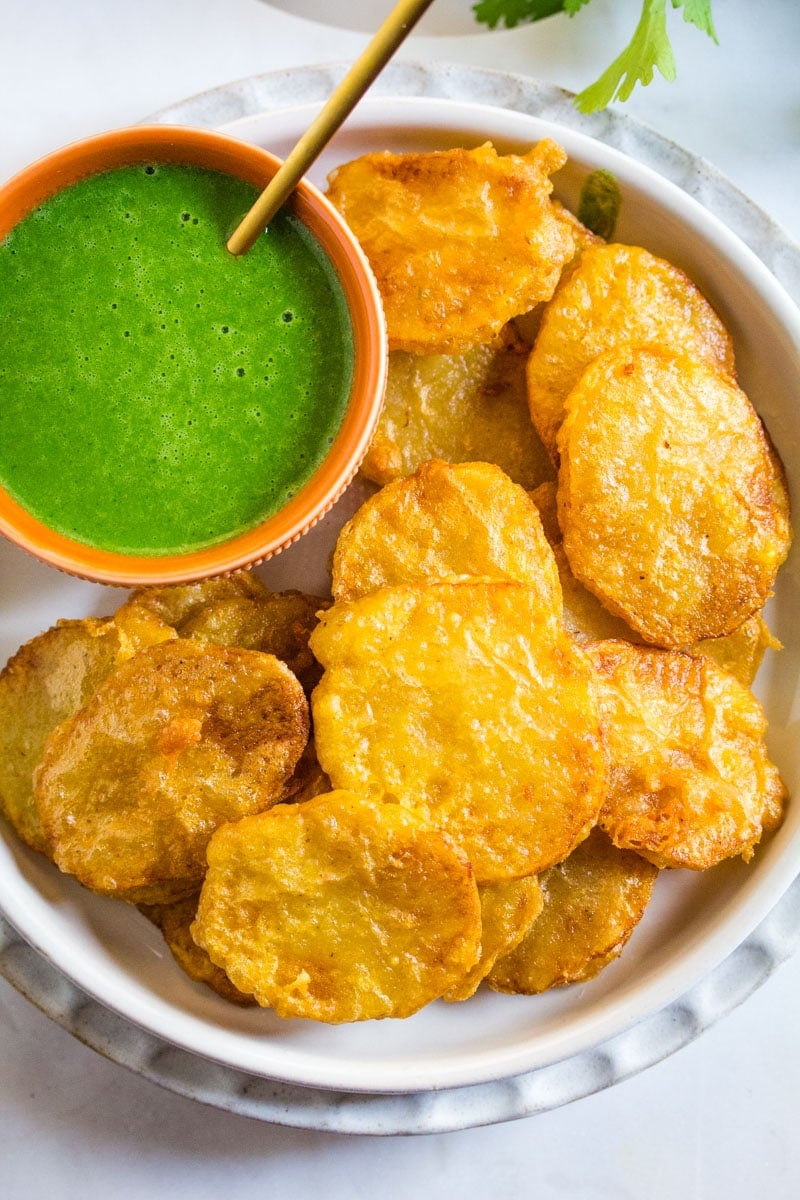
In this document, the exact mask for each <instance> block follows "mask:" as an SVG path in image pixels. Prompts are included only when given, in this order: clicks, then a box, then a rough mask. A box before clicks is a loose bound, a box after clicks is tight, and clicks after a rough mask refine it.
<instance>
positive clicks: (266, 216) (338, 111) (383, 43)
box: [227, 0, 433, 254]
mask: <svg viewBox="0 0 800 1200" xmlns="http://www.w3.org/2000/svg"><path fill="white" fill-rule="evenodd" d="M432 3H433V0H399V3H398V4H396V5H395V7H394V8H393V9H392V11H391V12H390V13H389V16H388V17H387V18H386V20H385V21H384V22H383V24H382V25H381V27H380V29H379V30H378V32H377V33H376V34H375V36H374V38H373V39H372V41H371V42H370V43H369V45H368V46H367V48H366V49H365V50H364V52H363V53H362V54H361V55H360V56H359V57H358V58H357V59H356V61H355V62H354V63H353V65H352V67H351V68H350V70H349V71H348V72H347V74H346V75H345V77H344V79H343V80H342V82H341V83H340V84H339V86H338V87H337V88H336V89H335V90H334V92H333V93H332V94H331V96H330V98H329V100H328V101H327V103H326V104H325V106H324V107H323V109H322V110H321V112H320V113H319V114H318V115H317V117H316V118H315V119H314V120H313V121H312V123H311V124H310V125H309V127H308V129H307V130H306V132H305V133H304V134H303V136H302V137H301V138H300V141H299V142H298V143H297V145H296V146H295V147H294V149H293V150H292V152H291V153H290V154H289V156H288V158H287V159H286V160H285V161H284V163H283V165H282V166H281V167H280V169H279V170H278V171H277V172H276V174H275V175H274V176H273V177H272V179H271V180H270V182H269V183H268V184H267V186H266V188H265V189H264V191H263V192H262V193H261V195H260V196H259V197H258V199H257V200H256V202H255V204H254V205H253V207H252V208H251V209H250V211H249V212H248V213H246V214H245V216H244V217H243V218H242V220H241V221H240V222H239V224H238V225H237V227H236V229H234V231H233V233H232V234H231V236H230V238H229V239H228V243H227V245H228V249H229V250H230V252H231V254H245V253H246V252H247V251H248V250H249V249H250V247H251V246H252V245H253V243H254V242H255V240H256V238H257V237H258V236H259V234H261V233H262V232H263V230H264V229H266V227H267V225H268V224H269V222H270V221H271V220H272V218H273V217H274V216H275V213H276V212H277V211H278V209H279V208H280V207H281V205H282V204H283V203H284V201H285V200H286V199H287V198H288V196H289V195H290V194H291V193H292V192H293V191H294V189H295V187H296V186H297V183H298V182H299V180H300V179H301V178H302V176H303V175H305V173H306V171H307V170H308V168H309V167H310V166H311V164H312V163H313V162H314V160H315V158H317V156H318V155H319V154H320V153H321V151H322V150H323V149H324V147H325V146H326V145H327V143H328V142H329V141H330V139H331V138H332V137H333V135H334V134H335V133H336V130H337V129H338V128H339V126H340V125H341V124H342V122H343V121H344V120H345V118H346V117H347V116H349V114H350V113H351V112H352V111H353V109H354V108H355V106H356V104H358V102H359V100H360V99H361V97H362V96H363V95H364V92H365V91H366V90H367V88H368V87H369V85H370V84H371V83H372V82H373V80H374V79H375V78H376V77H377V76H378V75H379V74H380V72H381V71H382V70H383V68H384V67H385V66H386V64H387V62H388V61H389V59H390V58H391V57H392V55H393V54H394V52H395V50H396V49H397V48H398V46H400V45H401V43H402V42H403V41H404V40H405V38H406V37H407V36H408V34H409V33H410V32H411V30H412V29H413V28H414V26H415V25H416V23H417V21H419V19H420V17H421V16H422V15H423V13H424V12H425V10H426V9H427V8H429V7H430V6H431V4H432Z"/></svg>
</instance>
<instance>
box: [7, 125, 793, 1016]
mask: <svg viewBox="0 0 800 1200" xmlns="http://www.w3.org/2000/svg"><path fill="white" fill-rule="evenodd" d="M563 161H564V156H563V152H562V151H561V150H560V149H559V148H558V147H556V146H555V145H554V144H553V143H551V142H543V143H541V144H540V145H539V146H538V147H535V148H534V149H533V150H531V151H530V153H529V154H526V155H524V156H519V155H516V156H515V155H509V156H506V157H502V156H498V155H497V154H496V153H495V151H494V150H493V148H492V147H490V146H483V147H479V148H478V149H476V150H471V151H467V150H454V151H447V152H441V153H435V154H428V155H425V154H421V155H420V154H417V155H390V154H385V155H368V156H366V157H365V158H363V159H360V160H358V161H357V162H355V163H351V164H347V165H346V166H343V167H341V168H340V169H339V170H338V171H337V172H336V173H335V175H334V176H333V178H332V180H331V190H330V195H331V199H332V200H333V202H334V203H335V204H337V206H338V207H339V208H340V209H341V211H342V212H343V214H344V215H345V217H346V218H347V220H348V221H349V222H350V223H351V225H352V226H353V228H354V231H355V233H356V234H357V236H358V237H359V238H360V240H361V241H362V244H363V246H364V249H365V251H366V253H367V255H368V256H369V258H370V260H371V262H372V265H373V268H374V270H375V273H376V276H377V280H378V284H379V287H380V288H381V291H382V294H383V298H384V302H385V307H386V312H387V321H388V328H389V337H390V346H391V348H392V350H393V353H392V362H391V368H390V380H389V395H388V400H387V407H386V410H385V413H384V416H383V419H382V422H381V426H380V428H379V431H378V434H377V436H376V439H375V442H374V444H373V447H372V449H371V451H370V453H369V455H368V457H367V459H366V461H365V465H364V470H365V473H366V474H367V475H368V477H369V478H371V479H372V480H373V481H374V482H376V483H378V484H381V485H385V486H384V487H383V489H382V490H381V491H379V492H377V493H376V494H375V495H373V496H372V497H371V499H369V500H368V501H367V502H366V503H365V504H364V505H363V506H362V508H361V509H360V510H359V511H358V512H357V513H356V514H355V516H354V517H353V518H352V520H351V521H350V522H349V523H348V524H347V525H346V526H345V527H344V529H343V530H342V531H341V534H340V536H339V539H338V542H337V544H336V547H335V551H334V554H333V557H332V594H333V602H332V603H331V602H330V601H329V600H322V599H320V598H317V597H307V596H303V595H300V594H299V593H283V594H280V595H274V594H271V593H269V592H267V591H266V589H265V588H264V587H263V585H261V584H260V583H259V581H258V580H257V578H256V577H255V576H253V575H248V574H239V575H235V576H232V577H231V578H230V579H226V580H217V581H212V582H209V583H201V584H192V585H187V586H182V587H174V588H165V589H159V590H156V591H147V592H137V593H134V595H133V596H132V597H131V598H130V599H129V600H128V601H127V602H126V603H125V604H124V605H123V606H122V608H121V609H120V610H119V611H118V612H117V613H116V615H115V616H114V617H112V618H108V619H105V620H86V621H82V622H81V621H78V622H75V621H73V622H63V623H61V624H60V625H59V626H57V627H56V628H55V629H53V630H50V631H48V632H47V633H45V634H42V635H41V636H40V637H39V638H36V639H34V640H33V642H31V643H29V644H28V645H27V646H25V647H23V648H22V650H20V652H19V653H18V654H17V655H16V656H15V658H14V659H12V661H11V663H9V665H8V666H7V667H6V669H5V671H4V672H3V674H2V676H0V751H1V753H0V801H1V802H2V806H3V810H4V811H5V813H6V815H7V816H8V818H9V819H10V821H11V822H12V824H13V825H14V826H15V828H16V829H17V831H18V832H19V833H20V835H21V836H22V837H23V839H24V840H25V841H27V842H28V843H29V844H30V845H31V846H33V847H34V848H35V849H38V850H41V851H44V852H45V853H47V854H49V855H50V856H51V857H52V858H53V860H54V861H55V863H56V864H57V865H58V866H59V867H60V868H61V869H62V870H66V871H69V872H71V873H72V874H74V875H75V876H76V877H77V878H78V879H80V880H81V882H83V883H84V884H85V885H86V886H88V887H91V888H94V889H95V890H98V891H101V892H103V893H104V894H106V895H113V896H117V897H119V898H121V899H123V900H126V901H128V902H131V903H137V904H139V905H140V907H142V910H143V911H144V912H145V914H146V915H147V916H148V917H149V918H150V919H151V920H152V921H153V922H154V923H155V924H157V925H158V926H159V928H160V929H161V930H162V931H163V933H164V936H165V938H166V940H167V942H168V944H169V945H170V947H171V949H172V951H173V954H174V955H175V958H176V961H177V962H178V963H179V964H180V965H181V966H182V967H183V968H184V970H186V971H187V972H188V974H189V975H190V976H191V977H192V978H194V979H196V980H199V981H202V982H204V983H207V984H209V985H210V986H211V987H213V988H214V989H215V990H216V991H218V992H219V994H220V995H222V996H224V997H225V998H227V999H229V1000H232V1001H234V1002H236V1003H252V1002H253V1001H255V1002H257V1003H258V1004H260V1005H263V1006H269V1007H271V1008H273V1009H274V1010H275V1012H276V1013H278V1015H280V1016H285V1017H292V1016H301V1017H307V1018H313V1019H316V1020H321V1021H326V1022H342V1021H355V1020H363V1019H366V1018H375V1017H386V1016H394V1017H404V1016H408V1015H410V1014H412V1013H414V1012H416V1011H417V1010H418V1009H419V1008H421V1007H422V1006H423V1005H424V1004H427V1003H428V1002H430V1001H432V1000H434V999H437V998H444V999H445V1000H448V1001H462V1000H465V999H467V998H468V997H470V996H471V995H472V994H473V993H474V991H475V990H476V989H477V988H478V986H479V985H480V984H481V982H482V981H484V980H486V981H487V983H488V985H489V986H490V987H492V988H494V989H496V990H497V991H502V992H518V993H537V992H541V991H544V990H546V989H547V988H550V987H554V986H560V985H564V984H569V983H572V982H576V981H584V980H588V979H590V978H592V976H594V975H596V974H597V972H598V971H600V970H601V969H602V968H603V967H605V966H606V965H607V964H609V963H610V962H612V961H613V960H614V959H615V958H617V956H618V955H619V954H620V952H621V950H622V948H623V946H624V945H625V943H626V942H627V940H628V939H629V938H630V936H631V933H632V931H633V930H634V928H635V926H636V924H637V922H638V921H639V920H640V919H641V917H642V915H643V914H644V912H645V909H646V907H647V904H648V901H649V899H650V896H651V894H652V891H653V887H654V884H655V881H656V877H657V875H658V870H659V868H669V867H686V868H690V869H694V870H700V869H706V868H709V867H713V866H714V865H715V864H716V863H718V862H720V861H721V860H723V859H725V858H730V857H733V856H741V857H742V858H743V859H744V860H748V859H749V858H750V857H751V856H752V854H753V850H754V847H755V846H756V844H757V843H758V842H759V840H760V839H761V837H762V835H763V833H764V832H766V831H769V830H771V829H774V828H775V827H776V826H777V825H778V824H779V823H780V819H781V815H782V809H783V802H784V798H785V789H784V787H783V784H782V782H781V780H780V777H779V775H778V772H777V770H776V768H775V767H774V766H773V765H772V763H771V762H770V761H769V758H768V756H767V753H766V750H765V745H764V733H765V721H764V716H763V712H762V710H761V708H760V705H759V704H758V702H757V701H756V700H755V699H754V697H753V696H752V694H751V693H750V691H749V690H748V689H749V685H750V684H751V683H752V680H753V678H754V676H755V673H756V670H757V669H758V665H759V662H760V660H761V656H762V655H763V653H764V650H765V648H766V647H768V646H770V645H772V646H776V645H777V643H775V642H774V640H773V639H772V638H771V636H770V634H769V631H768V629H767V626H766V624H765V622H764V619H763V617H762V615H761V609H762V608H763V605H764V603H765V601H766V599H767V597H768V596H769V594H770V591H771V588H772V586H773V583H774V580H775V575H776V573H777V570H778V568H779V567H780V565H781V563H782V561H783V560H784V558H785V556H786V554H787V552H788V548H789V541H790V528H789V505H788V497H787V494H786V488H785V484H784V479H783V473H782V469H781V466H780V463H779V460H778V458H777V455H776V453H775V451H774V449H773V447H772V445H771V443H770V442H769V440H768V437H767V435H766V434H765V432H764V430H763V427H762V425H761V423H760V421H759V419H758V417H757V416H756V414H755V412H754V410H753V409H752V407H751V405H750V402H749V400H748V398H747V397H746V396H745V395H744V393H743V392H742V391H741V390H740V388H739V387H738V386H737V384H736V381H735V368H734V360H733V351H732V347H731V342H730V339H729V337H728V335H727V333H726V331H725V329H724V327H723V325H722V323H721V321H720V319H719V317H718V316H717V314H716V313H715V312H714V311H713V309H712V308H711V307H710V306H709V305H708V303H707V301H706V300H705V299H704V297H703V296H702V295H701V294H700V292H699V291H698V290H697V288H696V287H695V286H694V284H692V283H691V282H690V281H689V280H688V279H687V277H686V276H685V275H684V274H683V273H682V272H680V271H678V270H677V269H676V268H675V267H673V266H671V265H670V264H668V263H666V262H664V261H663V260H660V259H657V258H655V257H654V256H653V255H651V254H649V253H648V252H647V251H645V250H643V249H640V248H638V247H630V246H623V245H616V244H611V245H605V244H604V243H602V242H600V240H599V239H598V238H597V237H595V236H593V235H592V234H591V233H590V232H589V231H588V230H585V229H584V228H583V227H582V226H581V225H580V223H579V222H578V221H577V220H576V219H575V218H574V217H573V216H572V215H571V214H569V213H568V212H567V211H566V210H565V209H563V208H562V207H561V206H560V205H559V204H558V203H557V202H556V201H554V200H553V199H552V198H551V190H552V184H551V181H550V179H549V174H550V173H551V172H553V171H554V170H557V169H558V167H559V166H560V165H561V164H562V163H563ZM531 343H532V349H530V350H529V348H530V345H531ZM530 418H532V424H531V421H530ZM307 697H310V712H309V704H308V702H307ZM312 721H313V731H314V732H313V737H310V727H311V723H312Z"/></svg>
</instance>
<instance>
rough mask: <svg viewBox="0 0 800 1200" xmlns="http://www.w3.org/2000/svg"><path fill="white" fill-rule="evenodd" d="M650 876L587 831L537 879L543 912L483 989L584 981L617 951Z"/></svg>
mask: <svg viewBox="0 0 800 1200" xmlns="http://www.w3.org/2000/svg"><path fill="white" fill-rule="evenodd" d="M657 875H658V871H657V870H656V868H655V867H654V866H653V865H652V864H651V863H649V862H645V860H644V859H643V858H640V856H639V855H638V854H634V853H632V852H630V851H625V850H618V849H617V848H616V847H615V846H613V845H612V844H611V842H610V841H609V840H608V838H607V837H606V835H605V834H604V833H602V832H601V831H600V830H598V829H595V830H593V831H592V832H591V833H590V834H589V837H588V838H587V839H586V841H584V842H581V844H580V846H578V847H577V848H576V849H575V850H573V851H572V854H570V856H569V858H567V859H565V860H564V862H562V863H559V864H558V866H556V867H551V868H550V870H549V871H545V872H544V874H543V875H542V876H541V877H540V883H541V886H542V894H543V897H544V908H543V909H542V913H541V916H539V917H537V919H536V920H535V921H534V923H533V925H532V926H531V928H530V930H529V932H528V933H527V934H526V935H525V937H524V938H523V939H522V941H521V942H520V943H519V945H518V946H517V947H516V949H514V950H512V951H511V953H510V954H507V955H506V956H505V957H504V958H501V959H499V960H498V962H497V963H496V964H495V966H494V968H493V969H492V971H491V972H490V974H489V977H488V982H489V986H490V987H492V988H494V990H495V991H498V992H516V993H522V994H524V995H533V994H535V993H537V992H544V991H546V990H547V989H548V988H551V987H561V986H563V985H564V984H567V983H577V982H580V981H583V980H586V979H592V978H594V976H595V975H597V974H598V973H599V971H600V970H602V968H603V967H605V966H607V965H608V963H610V962H612V961H613V960H614V959H615V958H616V957H617V956H618V955H619V954H620V953H621V952H622V949H623V947H624V946H625V944H626V942H627V941H628V939H629V938H630V936H631V934H632V933H633V930H634V929H635V927H636V925H637V924H638V923H639V921H640V920H641V918H642V916H643V914H644V911H645V909H646V907H647V905H648V903H649V901H650V897H651V895H652V892H653V887H654V885H655V881H656V876H657Z"/></svg>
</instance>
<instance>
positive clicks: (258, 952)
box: [192, 791, 481, 1024]
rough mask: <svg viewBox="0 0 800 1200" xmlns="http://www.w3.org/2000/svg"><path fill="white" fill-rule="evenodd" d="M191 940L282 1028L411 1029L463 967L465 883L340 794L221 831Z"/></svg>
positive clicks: (474, 901) (468, 888) (473, 900)
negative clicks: (286, 1024) (396, 1023)
mask: <svg viewBox="0 0 800 1200" xmlns="http://www.w3.org/2000/svg"><path fill="white" fill-rule="evenodd" d="M208 864H209V866H208V874H207V876H206V880H205V883H204V885H203V890H202V892H201V896H200V905H199V908H198V913H197V919H196V921H195V923H194V925H193V926H192V936H193V937H194V939H195V941H196V942H198V943H199V944H200V945H201V946H203V947H204V948H205V949H206V950H207V951H208V953H209V955H210V956H211V958H212V960H213V961H214V962H217V963H219V964H220V965H222V966H224V968H225V971H226V973H227V974H228V975H229V976H230V978H231V979H232V980H233V981H234V983H235V984H236V986H237V987H238V988H240V989H241V991H243V992H246V993H248V994H252V995H254V996H255V998H256V1000H257V1001H258V1003H259V1004H267V1005H269V1006H270V1007H272V1008H274V1010H275V1012H276V1013H277V1014H278V1016H281V1017H309V1018H313V1019H314V1020H317V1021H326V1022H329V1023H334V1024H337V1023H340V1022H343V1021H363V1020H367V1019H369V1018H378V1017H407V1016H410V1015H411V1014H412V1013H414V1012H416V1011H417V1010H418V1009H419V1008H421V1007H422V1006H423V1005H424V1004H427V1003H428V1002H429V1001H431V1000H434V999H436V998H437V997H439V996H441V995H442V994H443V993H444V992H445V991H447V989H448V988H449V987H450V986H452V985H453V984H454V983H456V981H457V980H459V979H460V978H462V977H463V975H464V974H465V973H466V972H467V971H468V970H469V969H470V968H471V967H472V965H473V963H474V962H475V960H476V958H477V956H478V949H479V945H480V936H481V916H480V911H481V910H480V901H479V899H478V889H477V887H476V885H475V880H474V878H473V875H472V870H471V868H470V865H469V863H468V862H467V861H466V859H465V858H464V857H463V856H462V855H461V854H459V852H458V851H457V850H456V849H455V848H454V846H453V845H452V843H451V842H450V841H449V839H447V838H446V837H444V836H443V835H442V834H441V833H439V832H438V831H437V830H435V829H432V828H431V827H430V826H428V825H427V824H426V823H425V822H424V821H423V820H421V819H420V817H419V816H418V815H417V814H415V813H412V812H409V811H408V810H407V809H404V808H403V807H401V806H400V805H399V804H392V803H380V802H375V801H372V800H366V799H364V798H363V797H361V796H357V795H354V794H352V793H349V792H345V791H335V792H331V793H329V794H328V795H325V796H318V797H316V799H314V800H309V801H308V802H307V803H305V804H292V805H283V804H281V805H278V806H277V807H276V808H273V809H272V810H271V811H270V812H268V813H263V814H262V815H261V816H257V817H248V818H245V819H244V820H242V821H239V822H237V823H236V824H235V825H226V826H224V827H223V828H222V829H220V830H218V831H217V833H216V834H215V835H214V837H213V838H212V839H211V843H210V845H209V848H208Z"/></svg>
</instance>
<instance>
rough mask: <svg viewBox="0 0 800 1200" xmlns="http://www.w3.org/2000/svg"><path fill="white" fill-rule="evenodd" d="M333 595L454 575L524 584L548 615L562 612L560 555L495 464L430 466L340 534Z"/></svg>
mask: <svg viewBox="0 0 800 1200" xmlns="http://www.w3.org/2000/svg"><path fill="white" fill-rule="evenodd" d="M332 574H333V582H332V588H333V595H334V597H335V599H336V600H337V601H338V600H352V599H355V598H356V597H358V596H361V595H364V594H366V593H368V592H373V591H375V590H376V589H377V588H381V587H391V586H393V585H394V584H399V583H418V582H424V581H428V580H435V579H443V578H447V577H449V576H454V575H478V576H483V577H488V578H497V579H517V580H520V581H522V582H524V583H530V584H531V585H532V586H533V587H534V588H535V589H536V591H537V594H538V596H539V598H540V602H541V605H542V610H543V612H544V611H546V612H548V613H549V614H551V615H556V614H557V613H559V612H560V610H561V591H560V587H559V583H558V571H557V569H556V565H555V562H554V560H553V555H552V552H551V550H550V547H549V545H548V544H547V539H546V538H545V536H544V533H543V531H542V526H541V521H540V520H539V514H538V512H537V510H536V506H535V505H534V504H533V502H532V501H531V500H530V498H529V497H528V496H527V495H526V493H525V492H524V490H523V489H522V488H520V487H518V486H517V485H516V484H514V483H512V482H511V480H510V479H509V478H508V476H507V475H505V474H504V473H503V472H502V471H501V470H500V468H499V467H496V466H493V465H492V464H490V463H459V464H457V465H451V464H450V463H444V462H435V461H434V462H429V463H424V464H423V465H422V466H421V467H420V468H419V470H418V471H417V472H416V473H415V474H414V475H409V476H408V478H406V479H399V480H397V481H396V482H395V483H390V484H388V485H387V486H386V487H385V488H384V489H383V490H382V491H380V492H378V494H377V495H375V496H372V497H371V498H370V499H369V500H368V501H367V502H366V503H365V504H363V505H362V506H361V508H360V509H359V510H358V512H357V513H356V514H355V516H354V517H353V518H352V519H351V520H350V521H348V523H347V524H346V525H345V526H344V528H343V529H342V531H341V533H340V534H339V540H338V541H337V543H336V549H335V551H334V555H333V568H332Z"/></svg>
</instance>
